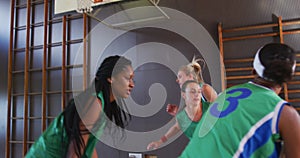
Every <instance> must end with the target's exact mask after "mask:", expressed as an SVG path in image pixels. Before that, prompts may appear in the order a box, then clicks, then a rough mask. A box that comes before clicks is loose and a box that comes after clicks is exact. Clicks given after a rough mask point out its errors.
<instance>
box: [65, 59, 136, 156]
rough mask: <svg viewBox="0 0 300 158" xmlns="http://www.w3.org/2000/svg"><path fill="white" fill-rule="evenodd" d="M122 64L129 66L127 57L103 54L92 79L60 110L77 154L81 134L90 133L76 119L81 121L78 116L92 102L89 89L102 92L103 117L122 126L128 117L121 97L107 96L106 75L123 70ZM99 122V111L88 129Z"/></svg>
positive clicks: (100, 120)
mask: <svg viewBox="0 0 300 158" xmlns="http://www.w3.org/2000/svg"><path fill="white" fill-rule="evenodd" d="M126 66H131V61H130V60H128V59H126V58H125V57H121V56H118V55H115V56H110V57H107V58H105V59H104V60H103V62H102V64H101V65H100V67H99V68H98V70H97V72H96V75H95V79H94V81H93V83H92V84H91V86H90V87H88V88H87V89H86V90H85V91H83V92H81V93H80V94H79V95H77V96H76V97H74V98H73V99H71V100H70V102H69V103H68V105H67V107H66V109H65V110H64V111H63V116H64V126H65V129H66V133H67V136H68V139H69V144H70V142H71V141H72V140H75V144H74V148H75V153H76V155H77V156H78V157H81V155H82V154H83V153H81V149H84V148H85V146H86V144H85V143H84V140H83V137H82V135H83V134H88V133H90V131H88V129H82V128H80V122H81V121H82V120H81V117H80V116H82V115H86V114H87V113H86V112H87V111H88V109H89V108H90V107H91V104H92V103H91V101H90V99H89V98H90V97H91V96H92V95H93V93H95V92H96V94H99V93H100V92H102V94H103V102H104V105H105V106H104V105H102V106H104V110H103V111H104V114H105V115H106V116H107V118H108V119H109V120H111V122H113V123H115V124H116V125H117V126H119V127H121V128H122V129H123V128H124V127H125V125H126V124H127V123H128V121H129V120H130V119H131V116H130V114H128V113H126V112H125V111H124V110H123V109H122V108H121V107H122V106H125V103H124V101H123V100H122V98H116V101H113V102H110V96H111V95H112V94H111V84H110V83H109V81H108V79H109V78H111V77H112V76H115V75H117V74H119V73H120V72H122V71H124V69H125V67H126ZM96 96H97V98H98V99H99V100H101V98H100V97H99V96H98V95H96ZM117 103H118V104H117ZM78 109H79V110H80V114H79V113H78V111H77V110H78ZM101 116H102V117H101ZM101 123H103V115H100V116H99V117H98V118H97V121H96V123H95V125H94V126H93V128H92V130H97V129H99V128H100V126H101Z"/></svg>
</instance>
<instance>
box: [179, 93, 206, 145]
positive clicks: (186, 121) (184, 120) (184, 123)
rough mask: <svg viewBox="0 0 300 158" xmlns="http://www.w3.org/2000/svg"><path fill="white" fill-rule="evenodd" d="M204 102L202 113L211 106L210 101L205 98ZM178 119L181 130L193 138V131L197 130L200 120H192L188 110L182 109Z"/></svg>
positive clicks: (202, 101)
mask: <svg viewBox="0 0 300 158" xmlns="http://www.w3.org/2000/svg"><path fill="white" fill-rule="evenodd" d="M201 103H202V113H204V112H205V111H206V110H207V109H208V106H209V102H206V101H204V100H203V99H202V100H201ZM176 119H177V121H178V124H179V127H180V129H181V131H182V132H183V133H184V134H185V135H186V136H187V137H188V138H189V139H191V138H192V136H193V133H194V131H195V128H196V126H197V124H198V122H195V121H192V120H191V119H190V118H189V117H188V115H187V113H186V111H185V110H184V109H182V110H181V111H180V112H179V113H178V114H177V115H176Z"/></svg>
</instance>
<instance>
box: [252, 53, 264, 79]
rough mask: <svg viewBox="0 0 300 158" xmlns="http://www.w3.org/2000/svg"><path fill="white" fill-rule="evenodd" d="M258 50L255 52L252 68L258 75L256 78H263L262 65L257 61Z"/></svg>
mask: <svg viewBox="0 0 300 158" xmlns="http://www.w3.org/2000/svg"><path fill="white" fill-rule="evenodd" d="M260 50H261V48H260V49H258V51H257V52H256V55H255V57H254V61H253V67H254V70H255V71H256V73H257V74H258V76H260V77H262V78H263V74H264V70H265V67H264V66H263V65H262V63H261V62H260V59H259V53H260Z"/></svg>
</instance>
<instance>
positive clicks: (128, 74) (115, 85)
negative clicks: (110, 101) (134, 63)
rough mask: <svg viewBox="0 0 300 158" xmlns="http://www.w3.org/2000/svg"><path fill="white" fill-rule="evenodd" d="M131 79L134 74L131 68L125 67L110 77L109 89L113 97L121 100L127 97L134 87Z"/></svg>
mask: <svg viewBox="0 0 300 158" xmlns="http://www.w3.org/2000/svg"><path fill="white" fill-rule="evenodd" d="M133 77H134V73H133V69H132V67H131V66H126V67H125V68H124V70H123V71H121V72H120V73H119V74H116V75H115V76H112V78H111V87H112V91H113V95H114V96H117V97H121V98H127V97H129V95H130V93H131V90H132V88H133V87H134V82H133Z"/></svg>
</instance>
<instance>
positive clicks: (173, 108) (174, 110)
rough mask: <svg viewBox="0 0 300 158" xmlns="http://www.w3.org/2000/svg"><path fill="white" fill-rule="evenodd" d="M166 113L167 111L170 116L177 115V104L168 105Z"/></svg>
mask: <svg viewBox="0 0 300 158" xmlns="http://www.w3.org/2000/svg"><path fill="white" fill-rule="evenodd" d="M166 111H167V112H168V113H169V114H170V115H172V116H175V115H176V114H177V112H178V106H177V105H175V104H168V105H167V109H166Z"/></svg>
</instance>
